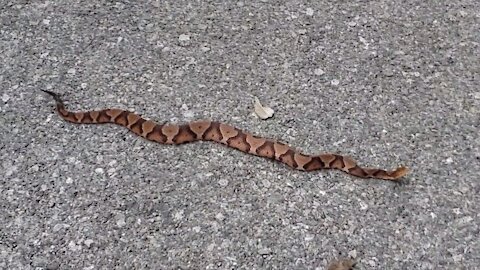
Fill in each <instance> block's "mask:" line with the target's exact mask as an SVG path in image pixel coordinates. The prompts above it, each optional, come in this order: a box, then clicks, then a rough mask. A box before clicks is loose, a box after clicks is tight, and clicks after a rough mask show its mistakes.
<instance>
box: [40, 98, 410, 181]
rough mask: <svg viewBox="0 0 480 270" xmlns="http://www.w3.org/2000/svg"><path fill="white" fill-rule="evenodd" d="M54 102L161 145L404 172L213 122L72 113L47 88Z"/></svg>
mask: <svg viewBox="0 0 480 270" xmlns="http://www.w3.org/2000/svg"><path fill="white" fill-rule="evenodd" d="M43 91H44V92H46V93H47V94H49V95H50V96H52V97H53V98H54V99H55V101H56V109H57V112H58V114H59V115H60V116H61V117H62V118H63V119H64V120H66V121H68V122H72V123H78V124H104V123H113V124H117V125H120V126H124V127H126V128H128V129H129V130H130V131H131V132H133V133H135V134H136V135H138V136H141V137H143V138H145V139H147V140H150V141H155V142H158V143H161V144H175V145H177V144H183V143H189V142H194V141H214V142H217V143H221V144H224V145H227V146H229V147H231V148H235V149H238V150H240V151H242V152H245V153H249V154H252V155H256V156H261V157H265V158H270V159H274V160H277V161H280V162H282V163H285V164H286V165H288V166H290V167H292V168H294V169H298V170H303V171H314V170H319V169H338V170H342V171H344V172H346V173H348V174H351V175H354V176H357V177H361V178H377V179H384V180H397V179H399V178H401V177H402V176H404V175H405V174H407V172H408V169H407V168H406V167H399V168H397V169H396V170H394V171H386V170H382V169H374V168H363V167H360V166H358V165H357V163H356V162H355V161H354V160H353V159H352V158H350V157H348V156H342V155H337V154H329V153H326V154H321V155H305V154H302V153H301V152H299V151H296V150H294V149H293V148H292V147H290V146H288V145H287V144H284V143H281V142H278V141H274V140H270V139H266V138H262V137H258V136H255V135H252V134H250V133H248V132H244V131H242V130H240V129H238V128H236V127H233V126H230V125H227V124H224V123H219V122H214V121H194V122H190V123H187V124H183V125H175V124H157V123H155V122H153V121H150V120H145V119H143V118H142V117H141V116H139V115H138V114H135V113H133V112H130V111H126V110H121V109H104V110H99V111H85V112H71V111H69V110H67V109H66V108H65V105H64V103H63V101H62V99H61V98H60V97H59V95H58V94H56V93H54V92H51V91H46V90H43Z"/></svg>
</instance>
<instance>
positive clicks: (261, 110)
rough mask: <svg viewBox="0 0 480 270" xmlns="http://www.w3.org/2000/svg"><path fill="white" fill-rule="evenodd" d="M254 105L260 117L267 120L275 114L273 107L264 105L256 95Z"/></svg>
mask: <svg viewBox="0 0 480 270" xmlns="http://www.w3.org/2000/svg"><path fill="white" fill-rule="evenodd" d="M253 106H254V109H255V114H257V115H258V117H260V119H263V120H265V119H268V118H270V117H272V116H273V113H274V111H273V110H272V108H270V107H265V106H263V105H262V104H261V103H260V100H258V98H257V97H255V103H254V105H253Z"/></svg>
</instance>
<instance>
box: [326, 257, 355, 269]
mask: <svg viewBox="0 0 480 270" xmlns="http://www.w3.org/2000/svg"><path fill="white" fill-rule="evenodd" d="M355 264H356V262H355V261H354V260H352V259H340V260H338V261H334V262H333V263H331V264H330V265H329V266H328V270H352V269H353V267H354V266H355Z"/></svg>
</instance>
